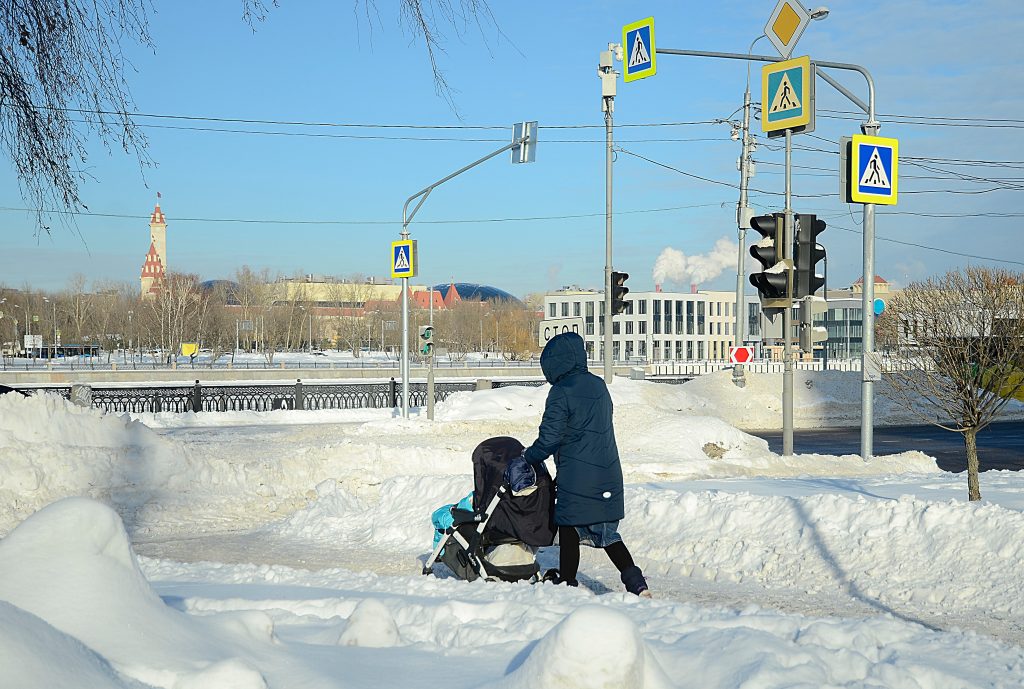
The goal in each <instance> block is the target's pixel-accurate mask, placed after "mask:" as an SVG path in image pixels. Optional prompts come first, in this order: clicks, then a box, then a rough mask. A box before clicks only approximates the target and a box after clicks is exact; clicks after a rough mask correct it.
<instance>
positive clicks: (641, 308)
mask: <svg viewBox="0 0 1024 689" xmlns="http://www.w3.org/2000/svg"><path fill="white" fill-rule="evenodd" d="M636 312H637V314H639V315H641V316H645V315H647V300H646V299H641V300H640V301H638V302H637V303H636Z"/></svg>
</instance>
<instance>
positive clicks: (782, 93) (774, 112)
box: [761, 55, 814, 136]
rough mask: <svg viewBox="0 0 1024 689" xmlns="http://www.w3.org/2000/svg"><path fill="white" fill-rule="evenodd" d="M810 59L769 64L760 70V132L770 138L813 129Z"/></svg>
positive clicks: (812, 79) (805, 57)
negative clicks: (774, 135) (788, 130)
mask: <svg viewBox="0 0 1024 689" xmlns="http://www.w3.org/2000/svg"><path fill="white" fill-rule="evenodd" d="M812 69H813V68H812V65H811V58H810V57H809V56H807V55H805V56H803V57H797V58H793V59H792V60H785V61H783V62H776V63H774V64H768V65H765V66H764V67H762V68H761V102H762V103H763V109H762V112H761V130H762V131H764V132H767V133H768V135H769V136H772V135H773V132H778V133H779V135H781V134H782V133H784V132H785V130H787V129H792V130H794V132H810V131H813V130H814V74H813V72H812Z"/></svg>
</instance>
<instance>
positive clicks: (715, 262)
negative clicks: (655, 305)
mask: <svg viewBox="0 0 1024 689" xmlns="http://www.w3.org/2000/svg"><path fill="white" fill-rule="evenodd" d="M738 248H739V247H738V245H737V244H736V243H735V242H732V241H729V238H728V237H722V238H721V239H719V240H718V241H717V242H715V246H714V247H713V248H712V249H711V251H709V252H708V253H706V254H700V255H696V256H687V255H686V254H684V253H683V252H682V251H680V250H679V249H673V248H672V247H665V248H664V249H662V251H661V253H660V254H659V255H658V258H657V260H655V261H654V271H653V275H654V283H655V284H656V285H660V284H664V283H665V282H671V283H674V284H676V285H685V284H687V283H690V285H691V286H692V285H696V284H700V283H702V282H708V281H710V280H714V279H715V278H716V277H718V276H719V275H721V274H722V272H723V271H725V270H728V269H729V268H732V269H735V267H736V252H737V250H738Z"/></svg>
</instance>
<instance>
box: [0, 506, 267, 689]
mask: <svg viewBox="0 0 1024 689" xmlns="http://www.w3.org/2000/svg"><path fill="white" fill-rule="evenodd" d="M0 599H3V600H6V601H8V602H10V603H12V604H13V605H16V606H18V607H19V608H21V609H23V610H25V611H28V612H30V613H32V614H34V615H37V616H38V617H39V618H41V619H42V620H45V621H46V622H47V623H49V624H50V625H52V626H53V627H55V628H56V629H59V630H60V631H61V632H64V633H65V634H69V635H71V636H73V637H75V638H76V639H79V640H80V641H82V642H83V643H85V644H86V645H87V646H88V647H90V648H92V649H94V650H95V651H96V652H97V653H99V654H100V655H101V656H103V657H104V658H105V659H106V661H107V662H109V663H110V665H111V666H113V667H114V668H116V669H117V670H118V671H119V672H121V673H122V674H124V675H127V676H129V677H133V678H135V679H137V680H139V681H142V682H146V683H148V684H152V685H154V686H161V687H190V686H202V684H196V682H197V681H199V680H200V678H202V679H204V680H205V679H213V678H216V677H220V678H221V679H227V680H231V682H233V684H232V686H237V687H239V688H240V689H242V688H244V689H261V688H262V687H264V686H265V684H264V683H263V682H262V678H261V677H260V676H259V675H258V673H255V672H254V671H253V670H252V669H251V668H250V667H248V666H247V665H245V664H244V663H238V662H234V663H231V664H230V666H223V665H221V666H218V667H213V666H214V665H216V664H217V663H219V662H221V661H223V660H227V658H225V657H224V656H225V655H226V652H227V649H226V648H225V646H224V645H221V647H220V648H218V647H217V645H216V644H212V643H211V641H212V639H211V635H210V634H209V633H204V632H203V631H201V630H200V629H199V625H198V624H197V623H196V621H195V620H192V619H190V618H188V617H187V616H185V615H183V614H182V613H180V612H177V611H175V610H173V609H171V608H169V607H167V606H166V605H165V604H164V602H163V601H162V600H160V598H159V597H158V596H157V595H156V594H155V593H153V590H152V589H151V588H150V587H149V584H148V582H147V581H146V579H145V577H144V576H143V575H142V572H141V571H139V567H138V564H137V563H136V560H135V555H134V553H133V552H132V549H131V546H130V545H129V543H128V535H127V533H125V530H124V526H123V524H122V523H121V520H120V518H119V517H118V516H117V514H116V513H115V512H114V511H113V510H111V509H110V508H108V507H106V506H104V505H102V504H100V503H98V502H95V501H92V500H87V499H83V498H68V499H65V500H62V501H59V502H56V503H54V504H52V505H50V506H49V507H47V508H45V509H43V510H40V511H39V512H37V513H36V514H34V515H33V516H32V517H30V518H29V519H27V520H25V521H24V522H22V523H21V524H20V525H19V526H18V527H17V528H16V529H15V530H14V531H12V532H11V533H10V534H9V535H8V536H7V537H6V538H5V539H4V540H3V541H0ZM131 630H135V631H134V632H133V631H131ZM143 632H144V633H143ZM204 666H206V667H204ZM207 668H212V675H208V674H207V672H206V670H207ZM245 678H248V679H245ZM181 679H184V680H185V681H184V682H182V683H179V680H181ZM239 679H245V681H242V682H240V681H239ZM257 680H258V681H257Z"/></svg>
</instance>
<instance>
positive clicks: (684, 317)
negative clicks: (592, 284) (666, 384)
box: [542, 289, 736, 361]
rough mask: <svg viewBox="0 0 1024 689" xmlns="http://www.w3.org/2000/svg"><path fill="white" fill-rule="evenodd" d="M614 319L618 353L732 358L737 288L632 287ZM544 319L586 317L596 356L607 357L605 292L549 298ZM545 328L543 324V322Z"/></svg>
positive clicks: (568, 292)
mask: <svg viewBox="0 0 1024 689" xmlns="http://www.w3.org/2000/svg"><path fill="white" fill-rule="evenodd" d="M626 302H627V305H628V306H627V309H626V311H625V313H622V314H620V315H617V316H614V317H613V318H612V343H613V346H612V357H613V359H615V360H616V361H629V360H630V359H632V358H634V357H641V358H643V359H645V360H647V361H686V360H697V361H700V360H704V361H707V360H728V359H729V347H730V346H732V344H733V341H734V336H735V324H736V314H735V307H736V293H735V292H703V291H700V292H693V293H685V292H661V291H654V292H636V293H633V292H630V293H629V294H627V295H626ZM544 318H545V320H548V319H560V318H582V319H583V330H582V332H581V333H580V334H581V335H582V336H583V341H584V342H585V343H586V347H587V355H588V357H589V358H590V359H591V360H601V359H603V357H604V349H603V339H602V338H603V337H604V292H598V291H594V290H581V289H580V290H578V289H564V290H561V291H558V292H552V293H550V294H547V295H545V297H544ZM542 327H543V324H542Z"/></svg>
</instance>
